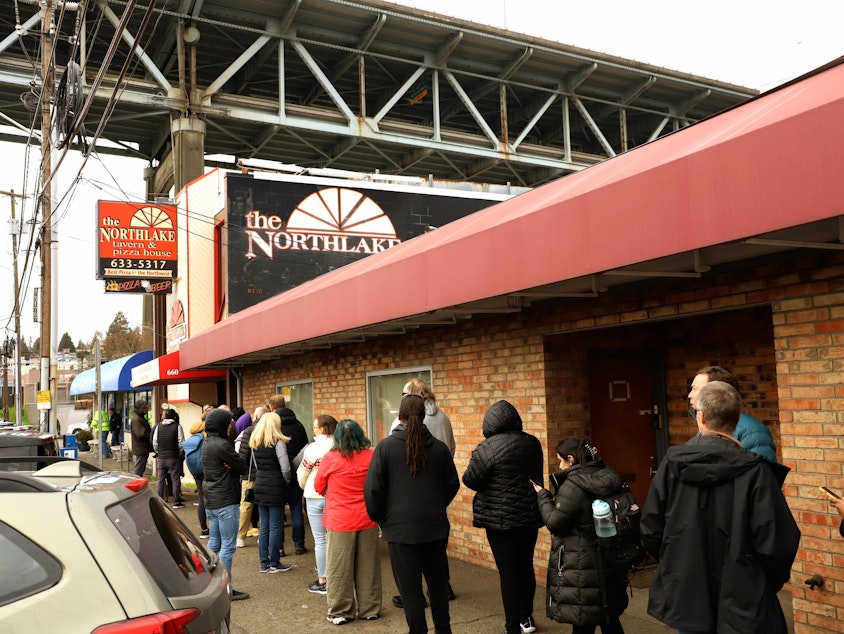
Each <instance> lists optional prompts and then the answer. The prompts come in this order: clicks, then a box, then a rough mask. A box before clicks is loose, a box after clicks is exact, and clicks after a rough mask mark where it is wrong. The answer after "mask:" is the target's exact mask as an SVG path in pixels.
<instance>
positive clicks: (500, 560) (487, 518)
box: [463, 401, 543, 634]
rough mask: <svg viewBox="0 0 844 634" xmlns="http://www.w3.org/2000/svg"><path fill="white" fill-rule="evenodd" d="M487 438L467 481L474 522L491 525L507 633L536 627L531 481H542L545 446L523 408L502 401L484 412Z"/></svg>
mask: <svg viewBox="0 0 844 634" xmlns="http://www.w3.org/2000/svg"><path fill="white" fill-rule="evenodd" d="M483 433H484V437H485V438H486V440H484V441H483V442H482V443H481V444H479V445H478V446H477V447H476V448H475V450H474V451H473V452H472V458H471V459H470V460H469V466H468V467H467V468H466V472H465V473H464V474H463V484H465V485H466V486H467V487H469V488H470V489H473V490H474V491H477V493H476V494H475V499H474V500H473V501H472V511H473V513H474V520H473V522H472V524H473V525H474V526H477V527H479V528H485V529H486V536H487V540H488V541H489V546H490V548H491V549H492V556H493V557H494V558H495V565H496V567H497V568H498V575H499V577H500V579H501V599H502V602H503V603H504V618H505V624H506V628H507V629H506V632H507V634H520V632H521V633H522V634H529V633H530V632H535V631H536V625H535V624H534V620H533V597H534V594H535V593H536V577H535V576H534V572H533V551H534V548H535V547H536V538H537V535H538V533H539V527H540V526H542V518H541V517H540V515H539V506H538V504H537V499H536V498H537V496H536V492H535V491H534V489H533V484H532V482H536V483H537V484H540V485H541V484H542V482H543V451H542V445H541V444H540V442H539V439H537V438H536V436H532V435H530V434H528V433H525V432H524V431H523V430H522V418H521V416H519V412H517V411H516V408H515V407H513V406H512V405H511V404H510V403H508V402H507V401H498V402H497V403H495V404H494V405H493V406H492V407H490V408H489V410H488V411H487V413H486V415H485V416H484V423H483Z"/></svg>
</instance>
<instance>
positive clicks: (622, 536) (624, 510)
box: [598, 482, 645, 571]
mask: <svg viewBox="0 0 844 634" xmlns="http://www.w3.org/2000/svg"><path fill="white" fill-rule="evenodd" d="M604 501H605V502H606V503H607V504H609V505H610V510H611V511H612V515H613V519H614V520H615V530H616V535H615V536H614V537H599V538H598V545H599V546H600V550H601V559H602V560H603V562H604V565H606V566H607V567H609V568H615V569H617V570H624V571H629V570H632V569H633V568H634V567H635V566H637V565H639V564H640V563H642V561H643V560H644V559H645V549H644V547H643V546H642V537H641V533H640V531H639V522H640V520H641V519H642V509H641V507H640V506H639V502H638V501H637V500H636V496H634V495H633V493H632V492H631V491H630V486H629V485H628V484H627V483H626V482H625V483H624V484H622V485H621V488H620V489H619V490H618V491H616V492H615V493H613V494H612V495H610V496H608V497H606V498H604Z"/></svg>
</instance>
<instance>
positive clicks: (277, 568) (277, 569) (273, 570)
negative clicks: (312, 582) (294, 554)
mask: <svg viewBox="0 0 844 634" xmlns="http://www.w3.org/2000/svg"><path fill="white" fill-rule="evenodd" d="M288 570H290V564H284V563H280V564H279V565H277V566H270V574H271V575H274V574H276V573H277V572H287V571H288Z"/></svg>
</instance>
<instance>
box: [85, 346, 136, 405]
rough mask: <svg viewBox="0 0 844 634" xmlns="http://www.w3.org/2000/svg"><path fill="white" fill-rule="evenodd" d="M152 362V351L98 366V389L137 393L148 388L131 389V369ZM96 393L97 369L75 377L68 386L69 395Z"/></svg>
mask: <svg viewBox="0 0 844 634" xmlns="http://www.w3.org/2000/svg"><path fill="white" fill-rule="evenodd" d="M147 361H152V350H144V351H143V352H137V353H135V354H130V355H129V356H128V357H123V358H122V359H115V360H114V361H109V362H108V363H103V364H102V365H101V366H100V384H101V385H100V389H101V390H102V391H103V392H137V391H146V390H149V388H148V387H137V388H135V387H132V368H136V367H138V366H139V365H141V364H142V363H146V362H147ZM96 391H97V368H91V369H89V370H85V371H84V372H82V373H80V374H78V375H76V378H75V379H73V383H71V384H70V395H71V396H77V395H79V394H93V393H94V392H96Z"/></svg>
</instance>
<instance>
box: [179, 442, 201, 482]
mask: <svg viewBox="0 0 844 634" xmlns="http://www.w3.org/2000/svg"><path fill="white" fill-rule="evenodd" d="M194 439H196V440H194ZM203 440H204V438H203V437H202V434H194V435H193V436H191V437H190V438H188V439H187V440H185V442H184V443H182V447H183V448H184V450H185V462H186V463H187V465H188V470H189V471H190V472H191V475H192V476H193V477H197V476H202V475H204V474H203V471H202V441H203Z"/></svg>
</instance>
